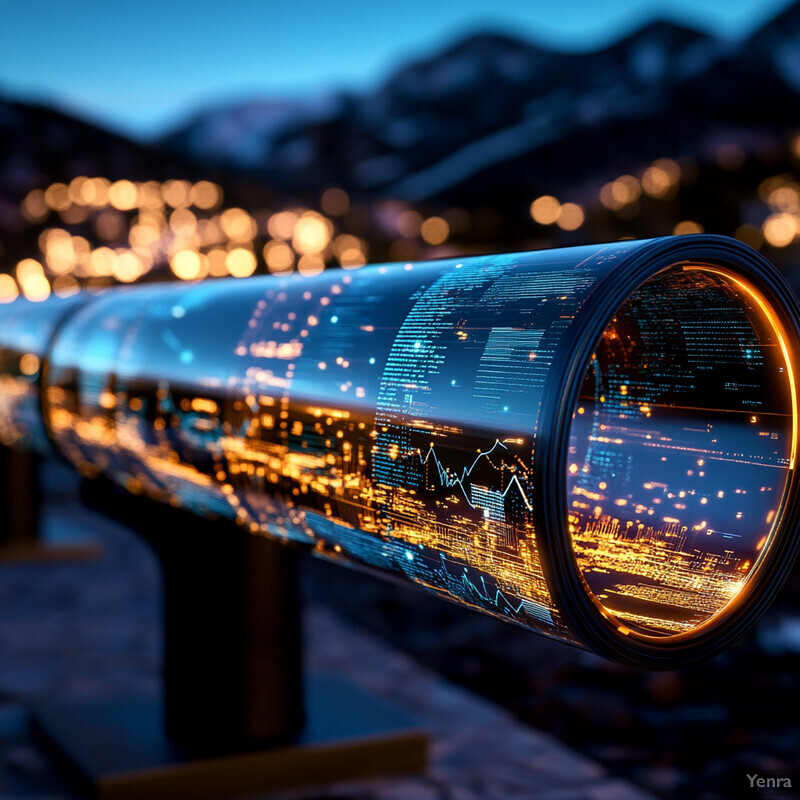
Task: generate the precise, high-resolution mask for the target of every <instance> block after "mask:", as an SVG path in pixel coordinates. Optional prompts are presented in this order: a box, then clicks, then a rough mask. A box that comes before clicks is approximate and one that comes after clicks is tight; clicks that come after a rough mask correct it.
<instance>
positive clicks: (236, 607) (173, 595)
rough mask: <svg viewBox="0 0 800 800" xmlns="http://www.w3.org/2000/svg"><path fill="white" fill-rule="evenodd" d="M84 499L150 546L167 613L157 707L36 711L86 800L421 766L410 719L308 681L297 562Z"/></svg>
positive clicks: (228, 532) (179, 519)
mask: <svg viewBox="0 0 800 800" xmlns="http://www.w3.org/2000/svg"><path fill="white" fill-rule="evenodd" d="M84 495H85V499H86V500H87V501H88V502H89V503H90V504H91V505H93V506H94V507H95V508H97V509H98V510H101V511H102V512H104V513H106V514H109V515H111V516H113V517H114V518H116V519H121V520H123V521H124V522H125V523H126V524H128V525H130V526H132V527H133V528H135V529H136V530H137V531H139V532H140V533H142V535H144V536H145V538H146V539H147V540H148V541H149V542H150V543H151V544H152V545H153V547H154V549H155V550H156V552H157V554H158V556H159V560H160V562H161V565H162V569H163V577H164V613H165V617H164V625H165V637H164V646H165V653H164V693H163V698H162V700H161V701H159V702H156V701H153V702H150V703H141V702H135V703H132V702H128V703H119V704H115V705H109V704H107V703H104V704H98V703H94V704H86V703H83V704H79V703H70V702H66V701H65V702H59V703H49V704H46V705H40V706H38V707H37V708H36V710H35V712H34V721H35V731H36V732H37V733H38V735H39V737H40V738H41V740H42V741H43V742H44V743H45V744H46V746H47V747H48V749H49V750H50V751H51V752H52V753H53V754H54V755H55V756H57V757H58V758H59V759H60V760H61V761H62V763H64V764H65V765H66V766H67V767H69V769H70V771H71V772H72V774H73V776H74V777H76V778H77V779H78V780H79V782H80V784H81V786H82V787H83V789H84V791H85V792H86V793H87V794H90V795H91V796H94V797H97V798H102V800H122V798H124V800H137V798H143V799H144V798H147V799H148V800H157V798H162V797H163V798H174V797H192V798H197V800H202V798H207V799H208V800H217V798H227V797H235V796H241V795H244V794H252V793H255V792H269V791H276V790H280V789H286V788H290V787H294V786H298V785H303V784H313V783H328V782H332V781H336V780H344V779H353V778H357V777H363V776H366V775H376V774H391V773H398V772H411V771H418V770H420V769H422V768H423V767H424V765H425V750H426V736H425V734H424V732H422V731H421V730H420V729H419V728H418V727H417V726H415V725H414V724H413V722H411V721H410V720H409V718H408V717H407V716H406V715H405V714H403V713H400V712H398V711H397V710H395V709H392V708H389V707H386V706H385V705H384V704H383V703H380V702H378V701H377V700H375V699H374V698H372V697H369V696H367V695H365V694H364V693H363V692H362V691H360V690H359V689H357V688H356V687H354V686H351V685H349V684H347V683H346V682H344V681H341V680H337V679H335V678H333V677H332V676H324V675H319V676H314V675H311V676H305V677H304V672H303V666H302V643H301V621H300V610H301V609H300V601H299V597H298V582H297V568H298V557H299V553H298V552H296V551H294V550H292V549H291V548H289V547H286V546H285V545H281V544H277V543H275V542H272V541H270V540H268V539H265V538H263V537H259V536H254V535H252V534H248V533H246V532H245V531H243V530H242V529H241V528H238V527H237V526H235V525H232V524H230V523H227V522H223V521H214V522H209V521H206V520H202V519H198V518H196V517H194V516H191V515H189V514H186V513H184V512H181V511H177V510H175V509H171V508H169V507H165V506H163V505H159V504H155V503H152V502H151V501H148V500H144V499H142V498H131V497H130V496H128V495H125V494H122V493H120V492H119V491H118V490H115V489H114V488H113V487H111V486H109V485H107V484H98V483H91V484H86V485H85V492H84Z"/></svg>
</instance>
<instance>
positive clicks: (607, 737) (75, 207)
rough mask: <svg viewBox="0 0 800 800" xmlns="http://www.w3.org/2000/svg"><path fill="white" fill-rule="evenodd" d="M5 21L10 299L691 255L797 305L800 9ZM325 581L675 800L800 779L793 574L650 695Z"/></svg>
mask: <svg viewBox="0 0 800 800" xmlns="http://www.w3.org/2000/svg"><path fill="white" fill-rule="evenodd" d="M0 7H2V20H3V22H2V26H0V52H2V53H3V57H2V59H0V302H9V301H11V300H13V299H14V298H15V297H17V296H18V295H20V294H22V295H25V296H26V297H28V298H30V299H33V300H41V299H44V298H46V297H48V296H49V295H50V294H52V293H55V294H60V295H67V294H71V293H73V292H76V291H78V290H79V289H80V288H81V287H103V286H107V285H111V284H116V283H134V282H141V281H157V280H175V279H180V280H214V279H217V278H219V277H223V276H234V277H236V278H246V277H248V276H250V275H252V274H256V273H275V274H281V273H287V272H291V271H298V272H300V273H303V274H314V273H316V272H319V271H320V270H323V269H326V268H329V267H337V266H341V267H344V268H346V269H357V268H359V267H360V266H363V265H364V264H366V263H368V262H370V263H373V262H376V261H389V260H391V261H409V260H416V259H425V258H435V257H439V256H449V255H455V254H471V253H485V252H501V251H514V250H524V249H537V248H548V247H559V246H569V245H577V244H582V243H588V242H601V241H612V240H616V239H621V238H646V237H651V236H662V235H670V234H675V235H681V234H688V233H696V232H702V231H707V232H711V233H718V234H726V235H730V236H735V237H737V238H738V239H741V240H742V241H744V242H746V243H747V244H749V245H751V246H752V247H754V248H756V249H758V250H761V251H762V252H763V253H764V254H765V255H766V256H767V257H768V258H770V259H771V260H773V261H774V262H775V263H776V264H778V266H779V267H780V268H781V269H782V270H783V271H784V273H785V274H786V276H787V277H788V279H789V281H790V282H791V283H792V284H793V285H794V286H795V287H796V288H798V287H800V270H799V269H798V258H799V257H800V3H796V4H792V3H787V2H786V0H728V1H727V2H726V3H719V2H715V0H702V1H701V0H694V1H692V0H673V2H666V1H665V2H659V1H658V0H617V2H613V3H593V2H586V1H584V0H560V2H558V3H544V2H540V1H539V0H525V1H523V0H519V2H517V0H506V1H505V2H498V3H494V4H491V6H487V4H485V3H478V2H477V1H474V0H461V2H458V3H456V2H440V3H431V2H424V1H423V0H406V2H404V3H403V4H402V5H401V6H397V5H395V4H380V3H377V4H375V3H373V4H367V3H364V2H358V1H357V0H345V1H344V2H340V3H337V4H335V5H329V4H326V5H323V4H321V3H318V2H314V0H297V2H294V3H291V4H289V3H284V4H278V3H267V4H264V3H260V4H256V3H251V2H240V3H236V4H227V5H224V4H223V5H220V4H215V3H209V2H205V0H197V2H194V3H189V2H185V0H181V1H180V2H173V3H163V2H162V3H157V2H153V0H142V1H141V2H139V3H136V4H116V3H105V4H101V3H97V2H94V1H93V0H73V1H72V2H70V3H56V2H27V3H16V4H11V3H8V2H3V3H2V5H1V6H0ZM308 572H309V578H308V581H307V584H308V586H307V591H308V593H309V594H310V595H311V596H312V597H318V598H321V597H324V598H325V599H326V602H332V603H334V604H335V605H336V606H337V607H338V608H339V610H340V611H341V612H343V613H344V614H349V615H351V616H352V618H353V619H354V620H355V621H357V622H358V623H359V624H362V625H367V626H368V627H370V628H371V629H372V630H373V631H374V632H377V633H379V634H380V635H381V636H383V637H385V638H387V639H389V640H391V641H393V642H394V643H395V644H399V645H401V646H402V647H404V648H405V649H407V650H409V651H410V652H412V653H413V654H414V655H415V656H416V657H417V658H418V659H420V660H422V661H424V662H425V663H427V664H429V665H432V666H434V667H435V668H436V669H438V670H439V671H440V672H442V673H443V674H445V675H446V676H447V677H449V678H451V679H452V680H455V681H456V682H459V683H461V684H464V685H467V686H469V687H470V688H472V689H474V690H476V691H477V692H479V693H482V694H484V695H485V696H487V697H489V698H491V699H492V700H494V701H496V702H498V703H500V704H501V705H503V706H504V707H506V708H508V709H509V710H511V711H512V712H513V713H515V714H517V715H518V716H519V717H520V718H522V719H523V720H525V721H527V722H529V723H531V724H533V725H535V726H537V727H540V728H542V729H544V730H547V731H550V732H552V733H553V734H555V735H556V736H558V737H559V738H561V739H562V740H563V741H565V742H566V743H568V744H569V745H571V746H573V747H575V748H578V749H579V750H581V751H582V752H584V753H585V754H587V755H589V756H591V757H592V758H594V759H597V760H598V761H600V762H601V763H603V764H604V765H605V766H606V767H608V768H609V769H610V770H611V771H612V773H614V774H617V775H620V776H622V777H626V778H628V779H630V780H632V781H633V782H635V783H637V784H639V785H640V786H642V787H644V788H646V789H648V790H650V791H651V792H653V793H654V794H656V795H657V796H661V797H664V798H684V797H690V798H712V797H734V796H739V795H740V794H741V796H747V797H758V796H760V795H759V793H758V790H757V789H751V788H749V787H748V786H747V785H746V781H745V778H744V775H745V773H754V772H760V773H761V774H779V775H794V776H795V778H796V781H795V784H796V785H798V784H800V776H798V774H797V772H792V770H796V768H797V753H798V752H800V725H798V724H797V720H796V716H795V714H794V712H793V711H792V704H791V699H792V698H795V697H797V696H798V693H799V692H800V677H799V676H800V669H799V667H800V610H799V609H798V603H797V600H798V598H800V579H798V574H797V573H796V574H795V577H794V578H793V580H792V582H790V585H789V586H788V587H787V588H786V589H785V590H784V592H783V593H782V595H781V599H780V601H779V603H778V604H777V606H776V607H775V608H774V610H773V611H772V612H771V613H770V615H769V616H768V618H767V619H766V620H765V621H764V622H763V623H762V625H761V626H760V627H759V629H758V633H757V634H755V635H753V636H751V637H750V638H749V639H747V640H746V641H745V642H744V643H742V644H741V645H739V646H737V647H736V648H735V649H734V650H733V651H731V653H729V654H727V655H725V656H722V657H720V658H717V659H715V660H714V661H712V662H710V663H708V664H706V665H703V666H701V667H697V668H694V669H692V670H685V671H680V672H671V673H659V674H646V673H640V672H636V671H634V670H629V669H627V668H622V667H619V666H615V665H612V664H608V663H605V662H602V661H600V660H599V659H596V658H594V657H592V656H589V655H587V654H583V653H580V652H578V651H574V650H572V649H570V648H567V647H563V646H560V645H553V644H551V643H548V642H546V641H544V640H540V639H538V638H537V637H533V636H530V635H529V634H527V633H525V632H520V631H516V630H515V629H513V628H511V627H510V626H504V625H502V624H500V623H497V622H495V621H493V620H489V619H483V618H479V617H476V616H475V615H474V614H470V613H468V612H463V611H462V610H460V609H458V608H451V607H450V606H447V605H444V604H442V603H440V602H438V601H433V600H428V598H426V597H424V596H422V595H419V594H417V593H414V592H410V591H406V590H404V589H402V588H397V587H392V586H387V585H384V584H383V583H380V582H377V581H372V580H371V579H368V578H364V580H363V581H358V582H353V581H350V580H349V578H348V576H347V575H340V574H339V571H337V570H335V569H331V568H330V567H327V566H325V565H322V564H320V565H310V566H309V570H308ZM2 691H4V687H3V686H2V685H0V692H2ZM763 796H767V795H763ZM780 796H781V797H788V796H791V792H790V791H789V790H782V791H781V794H780Z"/></svg>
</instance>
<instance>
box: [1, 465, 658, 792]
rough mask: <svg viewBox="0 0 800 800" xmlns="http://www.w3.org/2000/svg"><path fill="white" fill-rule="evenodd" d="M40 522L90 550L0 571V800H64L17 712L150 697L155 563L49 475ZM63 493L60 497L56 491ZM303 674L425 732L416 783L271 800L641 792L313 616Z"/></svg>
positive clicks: (402, 658)
mask: <svg viewBox="0 0 800 800" xmlns="http://www.w3.org/2000/svg"><path fill="white" fill-rule="evenodd" d="M48 480H49V482H50V484H51V486H52V487H53V488H55V489H58V491H57V492H55V493H53V495H51V496H53V497H54V502H51V503H50V504H49V505H48V507H47V512H46V524H47V526H48V527H49V528H50V529H51V530H57V531H58V532H59V533H60V534H63V533H64V532H65V531H67V530H68V529H69V527H70V526H72V529H73V530H74V531H76V532H88V533H90V534H91V535H92V536H94V537H96V538H97V540H99V541H101V542H102V545H103V548H104V552H103V555H102V557H101V558H99V559H98V560H95V561H89V562H84V563H80V562H78V563H50V564H5V565H0V797H3V798H14V799H16V798H20V800H21V799H22V798H25V800H33V799H34V798H35V799H36V800H45V799H46V800H59V799H61V798H64V799H66V798H71V797H74V794H73V793H72V792H71V790H70V788H69V787H68V785H67V784H66V783H65V782H64V781H63V780H62V779H61V778H60V776H59V774H58V773H57V772H56V771H55V770H54V769H53V768H52V766H51V765H50V764H49V763H48V761H47V760H46V759H45V757H44V756H43V754H42V753H40V752H39V751H38V750H37V749H36V747H35V746H34V745H33V744H32V743H31V740H30V737H29V735H28V731H27V721H28V719H27V712H26V703H29V702H30V701H33V700H36V699H41V698H48V697H73V698H84V699H85V698H99V697H109V698H121V697H125V698H132V697H153V696H155V694H156V693H157V691H158V686H159V666H160V638H159V615H160V609H159V602H160V601H159V586H158V579H157V573H156V565H155V561H154V559H153V558H152V556H151V554H150V553H149V551H148V550H147V549H146V547H145V546H144V545H142V544H141V543H140V542H139V541H138V540H137V539H136V538H135V537H134V536H133V535H131V534H130V533H129V532H128V531H126V530H125V529H124V528H121V527H120V526H118V525H116V524H114V523H110V522H108V521H107V520H105V519H103V518H101V517H98V516H97V515H94V514H92V513H91V512H88V511H86V510H84V509H82V508H81V507H80V506H79V505H78V504H77V501H76V500H75V496H74V491H72V490H71V489H70V488H69V485H68V480H67V476H65V475H62V474H61V473H50V474H49V477H48ZM65 487H66V488H65ZM306 627H307V634H308V636H307V640H308V648H307V657H308V662H309V666H310V667H311V668H315V669H320V670H325V671H328V672H332V673H337V674H341V675H343V676H347V677H348V678H349V679H351V680H353V681H355V682H356V683H357V684H359V685H360V686H361V687H362V688H364V689H367V690H369V691H370V692H373V693H374V694H375V695H378V696H380V697H382V698H384V699H385V700H388V701H389V702H391V703H393V704H395V705H397V706H400V707H403V708H405V709H406V710H408V711H409V712H410V713H412V714H413V715H414V716H415V717H416V718H417V719H418V720H419V721H420V722H421V723H422V724H423V725H424V726H425V727H426V728H427V730H428V731H429V732H430V735H431V738H432V747H431V757H432V758H431V762H432V763H431V766H430V768H429V769H428V771H427V772H426V774H424V775H412V776H405V777H399V778H394V779H381V780H370V781H362V782H357V783H353V784H347V785H337V786H330V787H323V788H319V787H317V788H315V789H310V790H306V791H300V792H294V793H291V794H284V795H281V798H283V800H312V798H314V800H322V799H323V798H331V799H332V798H339V799H340V800H344V798H353V799H354V800H356V799H357V800H384V799H385V800H390V799H391V800H401V799H402V800H428V798H430V799H431V800H433V799H434V798H442V799H443V800H444V799H445V798H446V799H447V800H483V799H484V798H485V799H486V800H489V798H492V799H494V798H497V800H500V798H502V799H503V800H517V798H519V799H520V800H521V799H522V798H536V799H537V800H580V799H582V798H587V799H590V800H635V799H637V798H646V797H648V796H649V795H646V794H645V793H644V792H643V791H641V790H639V789H637V788H635V787H633V786H632V785H631V784H627V783H625V782H624V781H622V780H619V779H615V778H613V777H611V776H609V774H608V773H607V772H606V771H605V770H604V769H603V768H602V767H601V766H599V765H598V764H597V763H595V762H593V761H591V760H589V759H587V758H586V757H584V756H582V755H580V754H578V753H576V752H575V751H573V750H570V749H569V748H567V747H565V746H563V745H561V744H560V743H558V742H557V741H555V740H554V739H553V738H552V737H550V736H549V735H547V734H544V733H542V732H540V731H538V730H535V729H533V728H531V727H528V726H526V725H524V724H522V723H521V722H519V721H517V720H516V719H515V718H514V717H512V716H511V715H510V714H509V713H508V712H506V711H504V710H501V709H500V708H498V707H496V706H494V705H492V704H491V703H489V702H487V701H486V700H483V699H480V698H478V697H477V696H475V695H473V694H471V693H470V692H468V691H466V690H464V689H461V688H458V687H455V686H453V685H451V684H448V683H447V682H446V681H445V680H443V679H442V678H441V677H439V676H438V675H437V674H436V673H434V672H432V671H430V670H428V669H426V668H423V667H421V666H420V665H419V664H418V663H416V662H415V661H414V660H413V659H412V658H410V657H409V656H407V655H405V654H402V653H400V652H399V651H397V650H394V649H392V648H391V647H389V646H387V645H386V644H384V643H383V642H381V641H379V640H378V639H377V638H375V637H374V636H372V635H369V634H366V633H364V632H362V631H361V630H358V629H356V628H354V627H353V626H352V625H350V624H349V623H345V622H344V621H343V620H342V619H341V618H340V617H338V616H337V615H336V614H334V613H332V612H330V611H329V610H327V609H322V608H320V607H319V606H318V605H313V604H311V605H310V606H309V608H308V610H307V614H306Z"/></svg>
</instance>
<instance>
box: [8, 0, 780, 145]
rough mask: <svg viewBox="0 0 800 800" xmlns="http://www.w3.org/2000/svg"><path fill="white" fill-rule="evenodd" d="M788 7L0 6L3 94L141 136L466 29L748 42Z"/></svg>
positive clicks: (565, 2) (180, 0)
mask: <svg viewBox="0 0 800 800" xmlns="http://www.w3.org/2000/svg"><path fill="white" fill-rule="evenodd" d="M787 5H788V2H787V0H725V2H720V0H615V2H608V3H603V2H597V0H557V2H553V1H552V0H550V1H549V2H544V0H502V1H501V2H499V3H486V2H483V1H482V0H433V1H432V0H401V2H364V1H363V0H340V1H339V2H327V3H322V2H319V0H293V1H292V2H274V0H266V1H265V0H261V2H251V1H250V0H240V2H233V3H211V2H207V0H194V2H186V0H159V1H158V2H155V1H154V0H139V2H136V3H125V2H115V1H114V0H102V1H101V0H71V1H70V2H64V0H48V1H45V2H42V1H40V2H36V0H24V2H20V1H19V0H14V1H13V2H12V0H0V14H1V15H2V16H0V19H2V24H1V25H0V53H2V58H0V96H5V97H11V98H22V99H27V100H32V101H39V102H45V103H48V104H52V105H55V106H57V107H59V108H61V109H63V110H65V111H68V112H70V113H76V114H79V115H81V116H83V117H85V118H87V119H90V120H93V121H95V122H98V123H100V124H102V125H105V126H106V127H109V128H112V129H114V130H117V131H120V132H122V133H125V134H127V135H130V136H133V137H136V138H143V139H146V138H148V137H151V136H155V135H157V134H159V133H160V132H162V131H164V130H166V129H168V128H169V127H170V126H172V125H175V124H177V123H178V122H180V120H182V119H183V118H184V117H185V116H186V115H187V114H189V113H190V112H191V111H192V110H193V109H196V108H198V107H203V106H208V105H219V104H222V103H226V102H232V101H237V100H242V99H249V98H254V97H258V98H263V97H297V96H304V95H309V94H314V93H317V92H324V91H325V90H329V89H333V88H348V89H356V88H359V87H369V86H373V85H375V84H376V83H378V82H379V81H380V80H381V79H383V78H384V77H385V76H386V75H387V74H388V73H389V72H390V71H391V70H392V69H393V68H394V67H395V66H397V65H399V64H401V63H404V62H405V61H407V60H409V59H411V58H414V57H419V56H423V55H425V54H427V53H431V52H435V50H436V49H437V48H438V47H440V46H442V45H443V44H445V43H446V42H448V41H450V40H452V39H454V38H456V37H457V36H460V35H465V34H467V33H471V32H475V31H481V30H491V31H505V32H513V33H516V34H517V35H521V36H526V37H529V38H531V39H533V40H535V41H537V42H539V43H540V44H543V45H546V46H550V47H554V48H558V49H571V50H587V49H594V48H596V47H599V46H602V45H604V44H606V43H608V42H609V41H612V40H614V39H616V38H618V37H619V36H621V35H623V34H625V33H627V32H628V31H630V30H631V29H634V28H636V27H638V26H639V25H641V24H643V23H645V22H648V21H650V20H652V19H654V18H667V19H671V20H674V21H677V22H683V23H686V24H690V25H694V26H696V27H699V28H701V29H703V30H706V31H709V32H712V33H715V34H717V35H719V36H723V37H726V38H738V37H742V36H746V35H747V34H748V33H749V32H750V31H751V30H753V29H754V28H756V27H758V26H759V25H760V24H762V23H763V22H764V21H766V20H767V19H769V18H770V17H772V16H774V15H775V14H776V13H778V12H779V11H781V10H782V9H783V8H784V7H785V6H787Z"/></svg>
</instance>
